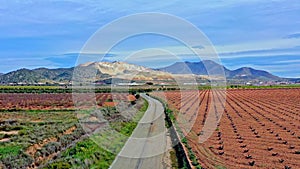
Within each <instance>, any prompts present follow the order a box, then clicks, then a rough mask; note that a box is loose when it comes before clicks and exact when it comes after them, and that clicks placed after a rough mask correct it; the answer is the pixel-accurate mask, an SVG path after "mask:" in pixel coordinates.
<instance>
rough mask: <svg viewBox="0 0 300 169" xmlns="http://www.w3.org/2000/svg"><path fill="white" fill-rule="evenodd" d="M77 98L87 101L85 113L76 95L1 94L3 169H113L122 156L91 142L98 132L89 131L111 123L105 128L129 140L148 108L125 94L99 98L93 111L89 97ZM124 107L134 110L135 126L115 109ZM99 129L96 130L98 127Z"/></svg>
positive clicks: (102, 95)
mask: <svg viewBox="0 0 300 169" xmlns="http://www.w3.org/2000/svg"><path fill="white" fill-rule="evenodd" d="M77 96H79V97H81V100H82V103H79V104H78V105H79V108H80V109H81V108H82V107H83V108H84V109H81V110H80V111H78V110H76V109H77V108H78V107H77V106H74V103H73V100H72V95H71V94H66V93H62V94H58V93H57V94H33V93H2V94H0V108H1V112H0V168H4V169H6V168H7V169H9V168H76V167H83V168H93V167H96V168H97V167H100V168H108V167H109V165H110V164H111V162H112V161H113V160H114V158H115V155H116V154H113V153H111V152H109V151H107V150H105V149H103V148H102V147H100V146H99V145H97V144H96V143H95V142H94V141H93V140H92V139H91V136H94V135H93V134H94V133H93V131H87V129H86V128H85V127H90V126H91V125H89V124H95V122H94V121H95V120H97V121H101V122H102V121H105V125H109V126H111V127H112V128H113V129H114V130H116V131H118V132H119V133H122V134H124V135H126V136H129V135H131V132H132V131H133V129H134V128H135V126H136V125H137V121H139V119H140V118H141V117H142V115H143V113H144V112H145V111H146V109H147V102H146V101H145V100H144V99H142V98H141V97H136V96H134V95H129V94H125V93H121V94H116V93H112V94H110V93H99V94H96V99H95V100H96V103H97V104H96V105H97V107H94V106H93V107H92V108H89V107H88V105H87V103H89V102H90V101H89V100H88V101H86V100H85V99H86V97H85V96H86V95H83V94H82V95H77ZM88 98H89V97H88ZM81 100H79V102H80V101H81ZM121 103H122V104H123V106H125V107H127V109H128V110H137V111H130V112H129V114H130V116H131V117H132V118H133V119H134V120H130V119H128V118H124V117H123V115H122V114H121V112H119V111H118V109H117V108H116V107H115V105H118V104H121ZM80 105H82V106H80ZM95 112H96V113H95ZM99 112H101V113H100V114H101V115H102V116H101V117H100V116H99ZM82 114H84V115H85V116H86V115H89V119H88V120H89V121H85V123H81V122H82V121H81V119H80V117H81V115H82ZM99 118H103V119H99ZM92 120H93V121H92ZM83 124H84V125H83ZM101 125H103V123H101ZM93 127H94V130H96V127H97V126H96V127H95V126H93ZM98 127H99V126H98ZM121 148H122V145H120V147H119V149H121Z"/></svg>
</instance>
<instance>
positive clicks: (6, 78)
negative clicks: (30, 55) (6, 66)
mask: <svg viewBox="0 0 300 169" xmlns="http://www.w3.org/2000/svg"><path fill="white" fill-rule="evenodd" d="M72 74H73V68H59V69H47V68H38V69H33V70H29V69H19V70H16V71H12V72H9V73H7V74H3V75H1V76H0V83H2V84H8V83H30V84H33V83H40V82H45V83H46V82H66V81H70V80H71V79H72Z"/></svg>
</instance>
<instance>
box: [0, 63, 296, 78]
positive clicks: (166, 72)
mask: <svg viewBox="0 0 300 169" xmlns="http://www.w3.org/2000/svg"><path fill="white" fill-rule="evenodd" d="M74 70H75V72H76V76H77V77H78V78H80V79H81V80H84V81H90V82H100V83H107V82H111V79H112V78H114V79H124V80H126V79H127V80H130V81H155V82H158V81H173V82H174V77H172V76H177V77H179V76H182V77H183V78H185V77H188V76H187V75H188V74H194V75H196V76H197V78H199V79H205V78H207V76H208V72H210V73H211V74H213V75H219V74H220V72H221V71H220V70H224V73H225V76H226V78H227V80H237V81H249V80H260V81H278V80H286V79H284V78H280V77H278V76H274V75H272V74H271V73H269V72H267V71H263V70H256V69H253V68H250V67H242V68H239V69H236V70H229V69H227V68H226V67H224V66H223V65H220V64H217V63H215V62H213V61H210V60H204V61H202V62H177V63H174V64H173V65H170V66H168V67H164V68H160V69H150V68H146V67H143V66H138V65H134V64H128V63H125V62H89V63H85V64H81V65H78V66H77V67H75V68H74V67H73V68H58V69H47V68H38V69H33V70H29V69H19V70H16V71H12V72H9V73H6V74H3V75H0V83H1V84H9V83H27V84H34V83H68V82H70V81H72V78H73V72H74ZM183 80H184V79H183ZM291 80H295V79H291Z"/></svg>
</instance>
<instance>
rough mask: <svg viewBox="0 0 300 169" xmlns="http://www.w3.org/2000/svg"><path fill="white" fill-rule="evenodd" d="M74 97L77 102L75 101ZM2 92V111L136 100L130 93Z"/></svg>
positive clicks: (76, 107)
mask: <svg viewBox="0 0 300 169" xmlns="http://www.w3.org/2000/svg"><path fill="white" fill-rule="evenodd" d="M74 97H76V99H75V103H74V99H73V98H74ZM74 97H73V96H72V94H71V93H51V94H48V93H40V94H39V93H0V111H13V110H75V109H85V108H89V107H90V106H93V104H94V103H95V102H96V105H97V106H98V107H102V106H106V105H114V104H116V103H113V102H118V101H134V100H135V97H134V96H133V95H128V93H127V94H126V93H120V94H111V93H96V94H87V93H77V94H74Z"/></svg>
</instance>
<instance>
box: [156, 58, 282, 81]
mask: <svg viewBox="0 0 300 169" xmlns="http://www.w3.org/2000/svg"><path fill="white" fill-rule="evenodd" d="M157 70H160V71H165V72H169V73H172V74H191V73H192V74H196V75H208V72H209V73H210V74H211V75H215V74H221V73H223V72H221V70H224V74H225V76H226V78H228V79H244V80H255V79H257V80H280V79H282V78H280V77H278V76H275V75H272V74H271V73H269V72H267V71H263V70H256V69H253V68H251V67H242V68H239V69H236V70H229V69H227V68H226V67H225V66H223V65H220V64H218V63H216V62H214V61H211V60H204V61H201V62H176V63H174V64H172V65H170V66H168V67H164V68H160V69H157Z"/></svg>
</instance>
